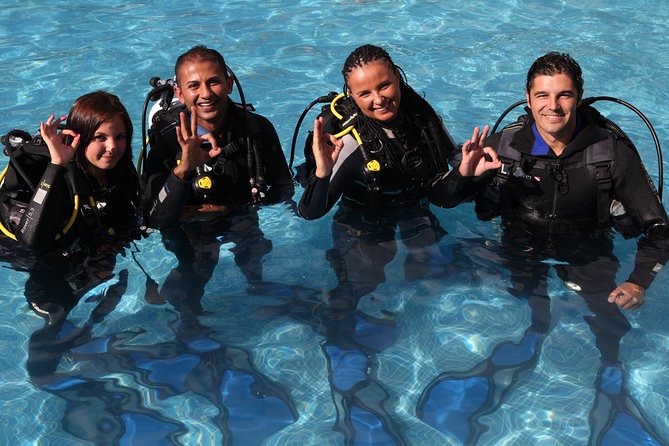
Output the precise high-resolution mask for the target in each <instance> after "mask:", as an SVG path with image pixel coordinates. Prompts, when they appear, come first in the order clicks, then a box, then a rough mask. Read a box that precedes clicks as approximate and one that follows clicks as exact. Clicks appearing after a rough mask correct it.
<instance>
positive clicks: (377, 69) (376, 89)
mask: <svg viewBox="0 0 669 446" xmlns="http://www.w3.org/2000/svg"><path fill="white" fill-rule="evenodd" d="M346 85H348V89H349V90H350V94H351V97H352V98H353V100H354V101H355V103H356V104H357V105H358V108H360V110H361V111H362V113H363V114H364V115H365V116H368V117H370V118H372V119H376V120H377V121H381V122H389V121H392V120H393V119H395V118H396V117H397V113H398V112H399V107H400V98H401V94H400V78H399V76H398V74H397V72H396V71H395V70H393V69H391V68H390V67H389V66H388V64H387V63H386V62H385V61H383V60H374V61H372V62H369V63H366V64H363V65H361V66H359V67H355V68H353V69H352V70H351V71H350V72H349V74H348V78H347V79H346Z"/></svg>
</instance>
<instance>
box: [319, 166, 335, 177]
mask: <svg viewBox="0 0 669 446" xmlns="http://www.w3.org/2000/svg"><path fill="white" fill-rule="evenodd" d="M330 174H332V170H327V169H318V168H317V169H316V172H315V175H316V177H318V178H327V177H329V176H330Z"/></svg>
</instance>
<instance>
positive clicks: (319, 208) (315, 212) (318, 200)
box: [298, 174, 339, 220]
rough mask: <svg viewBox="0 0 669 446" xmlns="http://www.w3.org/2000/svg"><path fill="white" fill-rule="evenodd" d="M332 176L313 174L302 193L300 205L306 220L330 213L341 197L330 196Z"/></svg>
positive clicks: (301, 213) (299, 208)
mask: <svg viewBox="0 0 669 446" xmlns="http://www.w3.org/2000/svg"><path fill="white" fill-rule="evenodd" d="M329 193H330V177H327V178H318V177H317V176H316V175H313V174H312V175H311V177H309V181H308V182H307V186H306V187H305V189H304V193H303V194H302V199H301V200H300V204H299V207H298V211H299V213H300V215H301V216H302V217H303V218H304V219H306V220H315V219H317V218H321V217H322V216H324V215H325V214H327V213H328V211H329V210H330V209H332V206H334V203H335V202H336V201H337V199H338V198H339V197H332V198H330V197H329Z"/></svg>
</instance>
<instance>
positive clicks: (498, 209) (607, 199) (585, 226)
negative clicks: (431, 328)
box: [477, 106, 669, 362]
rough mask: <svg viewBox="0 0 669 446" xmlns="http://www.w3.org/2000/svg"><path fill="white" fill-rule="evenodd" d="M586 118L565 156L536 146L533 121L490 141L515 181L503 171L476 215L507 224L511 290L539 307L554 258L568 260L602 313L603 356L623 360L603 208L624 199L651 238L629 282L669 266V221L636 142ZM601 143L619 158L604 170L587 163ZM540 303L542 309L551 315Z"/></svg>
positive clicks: (574, 282)
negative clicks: (668, 263)
mask: <svg viewBox="0 0 669 446" xmlns="http://www.w3.org/2000/svg"><path fill="white" fill-rule="evenodd" d="M577 116H578V121H577V133H576V135H575V136H574V138H573V139H572V141H571V142H570V143H569V144H568V145H567V147H566V148H565V149H564V151H563V153H562V154H561V155H560V156H556V155H555V154H554V153H553V152H552V151H550V150H549V149H548V148H547V145H546V144H545V142H543V140H538V139H537V138H536V136H535V134H538V133H535V130H534V129H533V126H534V121H533V119H532V118H531V115H530V117H529V118H528V119H527V121H526V122H525V123H524V124H522V125H516V126H512V128H510V129H507V130H505V131H504V132H514V133H513V134H512V137H510V138H509V136H510V135H511V134H510V135H507V136H506V137H503V133H504V132H499V133H496V134H494V135H491V136H490V137H489V139H488V141H486V144H488V145H491V146H492V147H493V148H495V149H496V150H497V151H498V153H500V156H501V158H502V161H503V162H505V164H506V165H505V169H504V170H505V171H506V172H508V174H506V175H505V174H502V173H498V174H497V179H500V178H502V181H501V184H497V185H495V184H493V183H491V184H489V185H488V186H487V187H486V188H485V190H484V191H483V193H481V194H479V195H478V197H477V211H478V212H479V214H480V215H485V218H490V217H492V216H494V215H501V216H502V226H503V229H504V232H503V255H504V257H505V258H507V260H508V266H509V267H510V269H511V274H512V282H513V288H512V290H511V292H512V293H514V294H516V295H518V296H519V297H525V298H528V299H530V300H531V301H532V300H542V298H547V297H548V294H547V290H546V274H547V272H548V269H549V265H548V264H547V263H546V262H545V260H546V259H553V260H557V261H558V262H562V263H563V264H558V265H557V266H556V270H557V273H558V276H559V277H560V278H561V279H562V280H563V281H564V282H565V284H566V285H567V287H569V288H570V289H573V290H574V291H577V292H578V293H579V294H580V295H582V296H583V297H584V298H585V299H586V302H587V303H588V306H589V307H590V309H591V310H592V311H593V312H594V314H595V316H594V317H590V316H589V317H587V318H586V320H587V321H588V323H589V325H590V328H591V330H592V331H593V333H595V335H596V338H597V339H596V342H597V346H598V348H599V350H600V352H601V354H602V358H603V359H604V360H605V361H610V362H615V361H617V359H618V347H619V343H620V338H621V337H622V336H623V335H624V334H625V333H626V332H627V331H628V330H629V323H628V321H627V320H626V318H625V317H624V316H623V315H622V313H621V312H620V310H619V309H618V307H617V306H616V305H615V304H612V303H608V301H607V298H608V294H609V293H610V292H611V291H613V290H614V289H615V287H616V272H617V271H618V268H619V262H618V259H617V258H616V257H615V255H614V254H613V240H612V232H611V228H612V225H613V220H612V218H611V217H610V216H608V215H606V217H605V218H603V216H602V215H601V213H600V209H602V208H604V209H607V210H608V209H609V207H610V203H611V201H612V200H613V199H615V200H617V201H619V202H620V203H622V205H623V206H624V208H625V209H626V211H627V215H628V217H629V218H631V221H633V222H634V224H635V225H636V226H638V228H640V230H641V231H642V233H643V237H641V238H640V240H639V243H638V245H639V249H638V251H637V255H636V262H635V266H634V270H633V271H632V273H631V274H630V276H629V278H628V279H627V281H629V282H632V283H635V284H638V285H641V286H642V287H644V288H647V287H648V286H649V285H650V284H651V282H652V280H653V278H654V277H655V275H656V273H657V272H658V271H659V270H660V269H661V267H662V266H663V265H664V264H665V263H666V261H667V259H668V258H669V237H668V236H669V222H668V220H667V214H666V212H665V210H664V208H663V206H662V203H661V202H660V201H659V199H658V197H657V195H656V193H655V189H654V187H653V185H652V183H650V180H649V177H648V175H647V173H646V170H645V169H644V167H643V164H642V162H641V159H640V157H639V155H638V153H637V152H636V150H635V149H634V147H633V146H632V145H631V143H630V142H629V141H628V140H626V139H624V138H621V137H617V136H614V135H613V134H612V133H611V132H610V131H608V130H607V129H606V128H604V126H603V125H604V121H603V118H602V117H601V115H600V114H599V113H598V112H597V111H596V110H595V109H594V108H592V107H589V106H583V107H580V108H579V109H578V115H577ZM503 144H508V147H507V146H504V147H502V145H503ZM597 144H600V145H601V144H606V145H607V146H606V147H607V149H606V150H607V151H609V152H610V154H612V160H611V162H609V163H605V165H604V166H600V167H597V168H595V167H594V166H593V165H592V162H590V165H588V160H592V158H593V155H592V153H593V152H594V151H595V150H596V149H595V147H596V145H597ZM509 150H512V151H513V150H515V151H516V153H518V154H519V156H517V157H516V158H517V159H516V160H513V159H510V158H508V157H505V156H504V154H505V153H513V152H509ZM600 151H601V150H600ZM543 152H546V153H543ZM609 158H610V157H609ZM603 169H606V170H603ZM606 171H608V172H609V173H608V174H605V173H604V172H606ZM490 197H496V199H495V200H491V199H490ZM537 298H539V299H537ZM537 305H538V306H537ZM537 305H533V307H534V308H539V307H544V304H543V303H537ZM535 313H536V314H535ZM549 321H550V313H549V312H548V307H547V306H545V309H544V310H542V311H539V312H533V323H534V324H536V325H537V329H538V331H541V332H545V331H546V330H547V329H548V323H549Z"/></svg>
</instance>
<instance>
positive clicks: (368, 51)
mask: <svg viewBox="0 0 669 446" xmlns="http://www.w3.org/2000/svg"><path fill="white" fill-rule="evenodd" d="M376 60H382V61H383V62H385V63H386V65H388V68H390V69H391V70H393V71H394V72H396V73H397V75H398V77H399V78H400V84H401V83H404V82H405V79H404V72H403V71H402V69H401V68H400V67H399V66H397V65H395V62H393V59H392V58H391V57H390V55H389V54H388V52H387V51H386V50H384V49H383V48H381V47H379V46H375V45H369V44H367V45H363V46H359V47H358V48H356V49H355V50H353V52H352V53H351V54H349V55H348V57H347V58H346V61H345V62H344V68H342V70H341V74H342V76H344V91H345V92H346V91H348V76H349V74H350V73H351V71H353V69H355V68H358V67H361V66H363V65H364V64H368V63H370V62H374V61H376Z"/></svg>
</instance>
